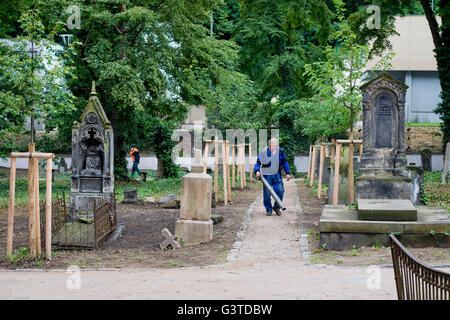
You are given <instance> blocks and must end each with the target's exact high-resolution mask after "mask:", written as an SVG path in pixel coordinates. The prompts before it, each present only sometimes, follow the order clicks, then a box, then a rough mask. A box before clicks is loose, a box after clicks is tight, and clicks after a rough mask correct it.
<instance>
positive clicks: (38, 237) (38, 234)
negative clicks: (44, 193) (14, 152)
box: [33, 158, 41, 256]
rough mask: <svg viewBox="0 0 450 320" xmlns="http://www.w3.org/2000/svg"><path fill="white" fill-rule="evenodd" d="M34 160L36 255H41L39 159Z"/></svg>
mask: <svg viewBox="0 0 450 320" xmlns="http://www.w3.org/2000/svg"><path fill="white" fill-rule="evenodd" d="M33 160H34V174H35V179H34V184H35V185H34V192H35V196H34V202H35V204H34V217H35V218H34V221H35V225H34V226H35V228H36V255H38V256H40V255H41V217H40V212H39V211H40V206H39V159H36V158H35V159H33Z"/></svg>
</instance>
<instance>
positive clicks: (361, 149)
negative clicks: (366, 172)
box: [359, 143, 363, 161]
mask: <svg viewBox="0 0 450 320" xmlns="http://www.w3.org/2000/svg"><path fill="white" fill-rule="evenodd" d="M362 154H363V144H362V143H360V144H359V159H360V160H359V161H361V158H362Z"/></svg>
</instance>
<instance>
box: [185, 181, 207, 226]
mask: <svg viewBox="0 0 450 320" xmlns="http://www.w3.org/2000/svg"><path fill="white" fill-rule="evenodd" d="M211 191H212V178H211V176H210V175H208V174H206V173H203V172H191V173H188V174H187V175H185V176H184V177H183V179H182V192H181V199H180V201H181V202H180V219H184V220H199V221H208V220H209V219H211Z"/></svg>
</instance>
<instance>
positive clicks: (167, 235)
mask: <svg viewBox="0 0 450 320" xmlns="http://www.w3.org/2000/svg"><path fill="white" fill-rule="evenodd" d="M161 233H162V235H163V236H164V237H165V238H166V240H164V241H163V242H162V243H161V244H160V245H159V246H160V247H161V249H162V250H164V249H167V247H168V246H169V245H170V246H171V247H172V249H178V248H180V247H181V246H180V244H179V243H178V242H177V241H176V240H175V239H176V237H175V236H174V235H172V234H171V233H170V231H169V230H167V228H164V229H162V230H161Z"/></svg>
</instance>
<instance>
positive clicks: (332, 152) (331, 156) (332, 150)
mask: <svg viewBox="0 0 450 320" xmlns="http://www.w3.org/2000/svg"><path fill="white" fill-rule="evenodd" d="M331 143H332V145H331V154H330V163H331V164H333V163H334V154H335V153H334V150H335V148H336V142H335V140H334V139H333V140H331Z"/></svg>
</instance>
